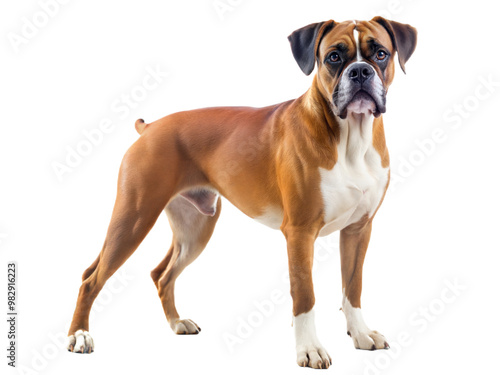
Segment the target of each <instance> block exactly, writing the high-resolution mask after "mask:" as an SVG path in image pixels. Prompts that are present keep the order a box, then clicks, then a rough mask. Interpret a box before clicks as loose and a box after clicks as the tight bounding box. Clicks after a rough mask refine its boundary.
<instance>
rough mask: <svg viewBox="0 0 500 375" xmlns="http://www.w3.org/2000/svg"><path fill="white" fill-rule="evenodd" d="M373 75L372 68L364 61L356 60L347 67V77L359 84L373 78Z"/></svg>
mask: <svg viewBox="0 0 500 375" xmlns="http://www.w3.org/2000/svg"><path fill="white" fill-rule="evenodd" d="M374 75H375V72H374V70H373V68H372V67H371V66H370V65H368V64H367V63H365V62H357V63H354V64H352V65H351V66H350V67H349V72H348V77H349V79H350V80H351V81H354V82H357V83H360V84H362V83H363V82H365V81H368V80H369V79H371V78H373V76H374Z"/></svg>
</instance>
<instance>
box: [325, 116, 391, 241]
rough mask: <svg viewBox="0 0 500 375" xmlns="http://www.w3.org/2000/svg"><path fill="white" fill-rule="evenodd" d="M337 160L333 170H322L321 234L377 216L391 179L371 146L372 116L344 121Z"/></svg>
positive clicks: (351, 117) (350, 117) (356, 117)
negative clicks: (323, 214) (323, 213)
mask: <svg viewBox="0 0 500 375" xmlns="http://www.w3.org/2000/svg"><path fill="white" fill-rule="evenodd" d="M340 125H341V131H340V141H339V144H338V146H337V152H338V160H337V163H336V164H335V166H334V167H333V168H332V169H330V170H327V169H323V168H320V169H319V173H320V176H321V186H320V188H321V193H322V196H323V204H324V212H325V216H324V221H325V223H326V224H325V226H324V227H323V228H322V229H321V231H320V233H319V235H320V236H326V235H328V234H330V233H332V232H334V231H337V230H340V229H343V228H345V227H347V226H348V225H350V224H353V223H356V222H357V221H359V220H360V219H361V218H362V217H363V216H364V215H366V214H368V215H369V216H370V217H371V216H372V215H373V214H374V213H375V210H376V209H377V207H378V205H379V203H380V201H381V199H382V197H383V194H384V191H385V187H386V186H387V179H388V177H389V168H388V167H386V168H383V167H382V160H381V157H380V155H379V153H378V152H377V151H376V150H375V148H374V147H373V143H372V128H373V117H372V116H365V115H357V116H355V117H353V116H348V117H347V119H346V120H344V121H342V122H341V124H340Z"/></svg>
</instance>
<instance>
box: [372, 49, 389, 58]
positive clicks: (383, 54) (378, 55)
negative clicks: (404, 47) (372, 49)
mask: <svg viewBox="0 0 500 375" xmlns="http://www.w3.org/2000/svg"><path fill="white" fill-rule="evenodd" d="M375 56H376V57H377V60H379V61H383V60H385V58H386V57H387V53H386V52H385V51H383V50H379V51H378V52H377V54H376V55H375Z"/></svg>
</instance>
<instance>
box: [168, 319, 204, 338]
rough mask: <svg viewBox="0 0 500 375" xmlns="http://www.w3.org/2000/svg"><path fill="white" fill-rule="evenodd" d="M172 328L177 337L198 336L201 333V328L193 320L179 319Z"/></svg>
mask: <svg viewBox="0 0 500 375" xmlns="http://www.w3.org/2000/svg"><path fill="white" fill-rule="evenodd" d="M171 327H172V330H173V331H174V333H175V334H177V335H197V334H198V333H200V331H201V328H200V327H198V325H197V324H196V323H195V322H193V321H192V320H191V319H177V320H176V321H175V322H173V323H172V324H171Z"/></svg>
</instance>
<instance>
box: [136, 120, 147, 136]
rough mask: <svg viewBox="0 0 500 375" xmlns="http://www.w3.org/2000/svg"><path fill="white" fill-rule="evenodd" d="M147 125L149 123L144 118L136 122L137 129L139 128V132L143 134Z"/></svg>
mask: <svg viewBox="0 0 500 375" xmlns="http://www.w3.org/2000/svg"><path fill="white" fill-rule="evenodd" d="M147 125H148V124H146V123H145V122H144V120H143V119H142V118H140V119H139V120H137V121H136V122H135V130H137V133H139V134H142V132H143V131H144V129H145V128H146V126H147Z"/></svg>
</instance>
